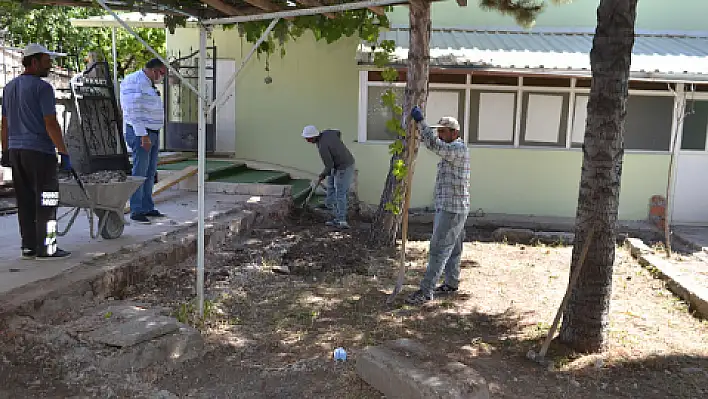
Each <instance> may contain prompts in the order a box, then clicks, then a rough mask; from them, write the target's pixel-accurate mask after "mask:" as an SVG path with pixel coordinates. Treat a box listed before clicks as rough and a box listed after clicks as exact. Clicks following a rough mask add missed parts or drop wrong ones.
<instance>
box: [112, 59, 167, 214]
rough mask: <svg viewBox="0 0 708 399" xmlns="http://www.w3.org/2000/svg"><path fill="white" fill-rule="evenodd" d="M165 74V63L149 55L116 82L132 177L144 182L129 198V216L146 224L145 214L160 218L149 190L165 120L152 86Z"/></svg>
mask: <svg viewBox="0 0 708 399" xmlns="http://www.w3.org/2000/svg"><path fill="white" fill-rule="evenodd" d="M166 73H167V67H165V64H164V63H163V62H162V61H160V60H159V59H157V58H153V59H152V60H150V61H148V62H147V63H146V64H145V68H143V69H141V70H139V71H136V72H133V73H131V74H129V75H127V76H126V77H125V78H124V79H123V81H122V82H121V84H120V105H121V108H122V109H123V119H124V120H125V122H126V129H125V141H126V143H127V144H128V146H130V148H131V150H132V152H133V176H142V177H145V182H144V183H143V184H142V185H141V186H140V188H138V189H137V191H135V193H134V194H133V195H132V196H131V197H130V219H131V220H133V221H135V222H138V223H143V224H150V223H151V222H150V219H148V217H164V216H165V215H163V214H162V213H160V211H158V210H157V209H155V203H154V202H153V200H152V189H153V186H154V184H155V173H157V159H158V151H159V147H160V129H162V127H163V125H164V122H165V108H164V104H163V102H162V98H161V97H160V92H159V91H158V90H157V87H155V84H156V83H158V84H159V83H160V82H161V81H162V79H163V77H164V76H165V74H166Z"/></svg>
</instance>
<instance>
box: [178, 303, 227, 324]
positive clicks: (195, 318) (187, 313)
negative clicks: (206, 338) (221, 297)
mask: <svg viewBox="0 0 708 399" xmlns="http://www.w3.org/2000/svg"><path fill="white" fill-rule="evenodd" d="M198 309H199V308H198V307H197V300H196V298H195V299H193V300H191V301H189V302H186V303H182V304H180V305H179V306H178V307H177V309H176V310H175V311H174V313H173V317H174V318H175V319H177V320H178V321H179V322H180V323H184V324H188V325H190V326H192V327H194V328H196V329H199V330H201V329H203V328H204V326H205V322H206V321H209V320H211V319H214V318H215V316H216V313H217V312H216V309H217V307H216V303H215V302H214V301H211V300H208V299H205V300H204V311H203V316H199V311H198Z"/></svg>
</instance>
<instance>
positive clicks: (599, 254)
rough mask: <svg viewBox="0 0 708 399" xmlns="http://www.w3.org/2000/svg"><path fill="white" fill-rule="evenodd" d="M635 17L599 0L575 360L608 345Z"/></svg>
mask: <svg viewBox="0 0 708 399" xmlns="http://www.w3.org/2000/svg"><path fill="white" fill-rule="evenodd" d="M636 9H637V0H601V1H600V5H599V7H598V9H597V29H596V30H595V37H594V39H593V47H592V51H591V52H590V64H591V68H592V83H591V87H590V98H589V101H588V112H587V115H588V118H587V123H586V126H585V140H584V144H583V166H582V172H581V178H580V192H579V195H578V208H577V214H576V222H575V242H574V246H573V257H572V262H571V271H572V270H574V268H575V267H577V266H578V258H579V256H580V253H581V251H582V247H583V246H584V245H585V242H584V241H585V237H587V235H588V231H589V229H590V227H591V226H592V225H593V224H595V234H594V239H593V240H592V242H591V243H590V247H589V251H588V254H587V258H586V259H585V264H584V266H583V269H582V271H581V273H580V277H579V279H578V282H577V285H576V287H575V288H574V289H573V291H572V295H571V297H570V301H569V302H568V306H567V308H566V309H565V312H564V317H563V324H562V326H561V331H560V341H561V342H563V343H565V344H567V345H569V346H570V347H572V348H573V349H575V350H577V351H580V352H597V351H600V350H602V349H603V348H604V346H605V344H606V338H607V324H608V313H609V305H610V296H611V294H612V271H613V266H614V260H615V242H616V241H615V240H616V238H615V235H616V232H617V231H616V228H617V208H618V205H619V195H620V183H621V177H622V158H623V156H624V120H625V116H626V114H627V97H628V85H629V66H630V61H631V55H632V46H633V45H634V23H635V20H636V16H637V13H636Z"/></svg>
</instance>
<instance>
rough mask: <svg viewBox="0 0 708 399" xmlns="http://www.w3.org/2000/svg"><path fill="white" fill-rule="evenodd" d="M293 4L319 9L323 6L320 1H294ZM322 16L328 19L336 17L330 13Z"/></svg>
mask: <svg viewBox="0 0 708 399" xmlns="http://www.w3.org/2000/svg"><path fill="white" fill-rule="evenodd" d="M295 2H296V3H298V4H302V5H304V6H308V7H321V6H323V5H324V4H322V2H321V1H320V0H295ZM322 14H323V15H324V16H325V17H327V18H329V19H333V18H337V15H336V14H334V13H331V12H325V13H322Z"/></svg>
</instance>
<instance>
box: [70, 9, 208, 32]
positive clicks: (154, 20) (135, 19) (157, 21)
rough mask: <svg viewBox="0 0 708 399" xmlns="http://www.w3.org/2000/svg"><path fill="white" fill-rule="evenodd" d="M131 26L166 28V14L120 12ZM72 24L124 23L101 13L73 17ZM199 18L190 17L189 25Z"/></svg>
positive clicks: (117, 25)
mask: <svg viewBox="0 0 708 399" xmlns="http://www.w3.org/2000/svg"><path fill="white" fill-rule="evenodd" d="M118 15H119V16H120V17H121V19H122V20H123V21H125V23H126V24H128V26H130V27H131V28H156V29H164V28H165V27H166V26H165V16H164V15H163V14H157V13H146V14H143V13H140V12H130V13H121V14H118ZM69 21H70V22H71V25H73V26H77V27H81V28H121V27H122V25H121V24H120V23H119V22H118V21H116V19H115V18H113V17H112V16H111V15H100V16H95V17H89V18H71V19H70V20H69ZM196 22H197V20H196V19H194V18H190V19H188V20H187V25H188V26H189V25H192V26H196Z"/></svg>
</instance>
